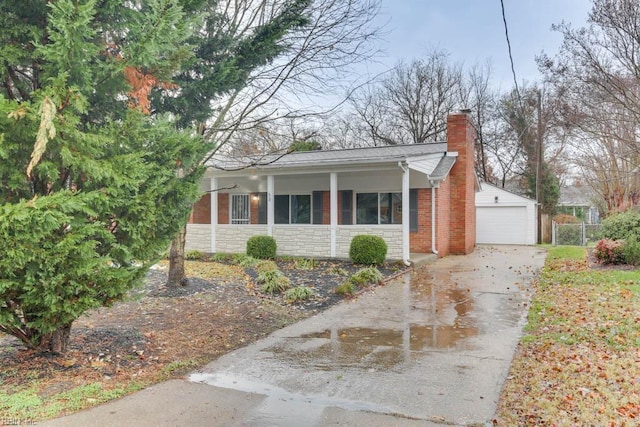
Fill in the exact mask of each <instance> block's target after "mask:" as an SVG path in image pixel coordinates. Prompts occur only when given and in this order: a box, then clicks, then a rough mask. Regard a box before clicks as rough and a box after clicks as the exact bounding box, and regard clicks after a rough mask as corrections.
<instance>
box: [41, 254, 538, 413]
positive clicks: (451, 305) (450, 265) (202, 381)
mask: <svg viewBox="0 0 640 427" xmlns="http://www.w3.org/2000/svg"><path fill="white" fill-rule="evenodd" d="M544 256H545V254H544V251H543V250H541V249H539V248H535V247H522V246H495V247H491V246H479V247H478V248H476V251H475V252H474V253H473V254H471V255H466V256H450V257H448V258H443V259H440V260H438V261H436V262H435V263H434V264H429V265H426V266H421V267H418V268H417V269H416V270H415V271H414V272H412V273H409V274H407V275H405V276H404V277H402V278H400V279H398V280H396V281H394V282H392V283H389V284H387V285H386V286H383V287H379V288H376V289H375V290H373V291H370V292H367V293H365V294H363V295H361V296H360V297H359V298H357V299H356V300H355V301H350V302H345V303H343V304H340V305H338V306H335V307H333V308H331V309H329V310H327V311H325V312H323V313H321V314H319V315H317V316H315V317H312V318H309V319H306V320H304V321H302V322H299V323H296V324H294V325H291V326H289V327H287V328H284V329H282V330H280V331H277V332H275V333H274V334H272V335H270V336H269V337H267V338H265V339H263V340H261V341H259V342H257V343H255V344H253V345H250V346H248V347H245V348H242V349H239V350H237V351H235V352H233V353H230V354H227V355H225V356H223V357H221V358H219V359H217V360H216V361H214V362H213V363H211V364H209V365H207V366H205V367H204V368H202V369H201V370H199V371H198V372H195V373H193V374H192V375H190V377H189V378H188V380H185V381H182V380H174V381H169V382H166V383H162V384H159V385H157V386H154V387H151V388H149V389H146V390H144V391H142V392H139V393H136V394H134V395H131V396H128V397H126V398H124V399H121V400H118V401H116V402H112V403H109V404H106V405H103V406H100V407H97V408H94V409H91V410H88V411H84V412H81V413H79V414H75V415H73V416H69V417H64V418H60V419H57V420H53V421H51V422H47V423H43V425H49V426H57V425H65V426H75V425H77V426H80V425H104V426H110V425H113V426H117V425H139V426H165V425H167V426H168V425H208V426H211V425H216V426H217V425H219V426H223V425H224V426H228V425H229V426H326V425H349V426H353V425H362V426H414V425H415V426H418V425H420V426H424V425H442V424H446V425H469V424H475V425H478V424H479V425H484V424H486V423H490V421H491V418H492V417H493V415H494V413H495V410H496V403H497V399H498V396H499V393H500V389H501V387H502V384H503V382H504V379H505V378H506V375H507V372H508V369H509V365H510V362H511V359H512V357H513V352H514V349H515V346H516V344H517V342H518V339H519V338H520V336H521V333H522V327H523V325H524V322H525V320H526V313H527V310H528V302H529V299H530V296H531V293H530V282H531V280H532V279H533V278H534V277H535V275H537V273H538V272H539V270H540V268H541V267H542V265H543V262H544Z"/></svg>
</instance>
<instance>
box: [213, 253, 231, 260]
mask: <svg viewBox="0 0 640 427" xmlns="http://www.w3.org/2000/svg"><path fill="white" fill-rule="evenodd" d="M211 261H214V262H228V261H233V255H231V254H227V253H224V252H216V253H215V254H213V255H211Z"/></svg>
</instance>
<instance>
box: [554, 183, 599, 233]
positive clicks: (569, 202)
mask: <svg viewBox="0 0 640 427" xmlns="http://www.w3.org/2000/svg"><path fill="white" fill-rule="evenodd" d="M594 199H595V197H594V194H593V191H592V190H591V189H590V188H589V187H587V186H585V185H568V186H562V187H560V200H558V211H559V212H561V213H564V214H569V215H573V216H575V217H578V218H580V219H581V220H583V221H584V222H586V223H587V224H599V223H600V211H599V210H598V208H597V207H596V206H595V204H594V202H593V200H594Z"/></svg>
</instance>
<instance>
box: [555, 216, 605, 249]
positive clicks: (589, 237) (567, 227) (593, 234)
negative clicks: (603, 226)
mask: <svg viewBox="0 0 640 427" xmlns="http://www.w3.org/2000/svg"><path fill="white" fill-rule="evenodd" d="M551 232H552V233H551V241H552V244H554V245H571V246H587V245H588V244H589V242H595V241H596V240H600V237H599V232H600V224H587V223H584V222H583V223H581V224H558V223H556V222H555V221H554V222H553V223H552V228H551Z"/></svg>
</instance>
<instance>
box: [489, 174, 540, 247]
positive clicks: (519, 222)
mask: <svg viewBox="0 0 640 427" xmlns="http://www.w3.org/2000/svg"><path fill="white" fill-rule="evenodd" d="M536 212H537V210H536V201H535V200H532V199H528V198H526V197H522V196H519V195H517V194H515V193H512V192H510V191H507V190H503V189H501V188H498V187H496V186H493V185H491V184H487V183H486V182H483V183H482V184H481V191H479V192H477V193H476V216H477V226H476V227H477V228H476V242H477V243H486V244H517V245H535V244H536V236H537V232H536V231H537V225H538V222H537V220H536V218H537V216H536Z"/></svg>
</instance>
